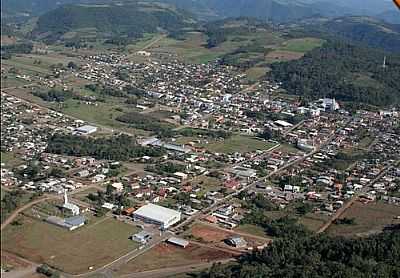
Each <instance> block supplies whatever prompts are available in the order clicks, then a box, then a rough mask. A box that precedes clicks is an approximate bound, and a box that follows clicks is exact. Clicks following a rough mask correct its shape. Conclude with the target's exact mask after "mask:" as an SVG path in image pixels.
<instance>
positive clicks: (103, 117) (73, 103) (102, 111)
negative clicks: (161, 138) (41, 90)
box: [52, 99, 148, 135]
mask: <svg viewBox="0 0 400 278" xmlns="http://www.w3.org/2000/svg"><path fill="white" fill-rule="evenodd" d="M52 106H53V108H56V107H57V104H53V105H52ZM120 108H122V106H121V105H120V104H118V103H110V102H107V103H98V105H97V106H94V105H88V104H84V103H79V101H77V100H72V99H70V100H67V101H66V102H65V105H64V107H63V108H61V110H60V112H62V113H64V114H66V115H70V116H73V117H76V118H78V119H81V120H84V121H88V122H90V123H94V124H98V125H103V126H107V127H109V128H112V129H118V130H121V131H126V132H131V133H135V134H137V135H146V134H148V133H147V132H145V131H143V130H139V129H134V128H130V127H128V126H127V125H125V124H123V123H121V122H119V121H117V120H116V118H117V117H118V116H120V115H122V114H123V112H121V111H118V110H119V109H120ZM117 109H118V110H117Z"/></svg>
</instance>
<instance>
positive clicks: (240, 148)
mask: <svg viewBox="0 0 400 278" xmlns="http://www.w3.org/2000/svg"><path fill="white" fill-rule="evenodd" d="M273 146H274V144H272V143H269V142H265V141H262V140H260V139H258V138H254V137H248V136H241V135H236V136H232V137H231V138H229V139H226V140H224V141H219V142H215V143H210V144H207V145H205V148H206V149H207V150H209V151H210V152H213V153H233V152H240V153H246V152H253V151H256V150H268V149H270V148H272V147H273Z"/></svg>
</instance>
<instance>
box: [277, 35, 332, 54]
mask: <svg viewBox="0 0 400 278" xmlns="http://www.w3.org/2000/svg"><path fill="white" fill-rule="evenodd" d="M323 43H324V41H323V40H321V39H317V38H301V39H292V40H288V41H286V42H284V43H282V46H281V47H280V48H279V50H283V51H292V52H300V53H306V52H308V51H310V50H312V49H314V48H316V47H320V46H321V45H322V44H323Z"/></svg>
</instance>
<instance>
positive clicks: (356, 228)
mask: <svg viewBox="0 0 400 278" xmlns="http://www.w3.org/2000/svg"><path fill="white" fill-rule="evenodd" d="M399 215H400V207H399V206H396V205H390V204H386V203H384V202H377V203H370V204H366V205H364V204H362V203H360V202H355V203H354V204H353V205H352V206H351V207H350V208H348V209H347V210H346V211H345V213H344V214H343V215H342V216H341V218H345V217H346V218H354V220H355V224H353V225H344V224H340V225H337V224H332V225H331V226H330V227H329V228H328V230H327V233H328V234H329V235H335V236H367V235H369V234H370V233H379V232H381V231H382V229H383V228H384V227H385V226H386V225H390V224H400V220H398V219H397V220H396V219H395V218H396V217H397V216H399Z"/></svg>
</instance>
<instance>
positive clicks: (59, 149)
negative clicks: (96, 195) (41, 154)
mask: <svg viewBox="0 0 400 278" xmlns="http://www.w3.org/2000/svg"><path fill="white" fill-rule="evenodd" d="M46 151H47V152H49V153H55V154H63V155H71V156H91V157H94V158H97V159H108V160H123V161H126V160H129V159H131V158H138V157H142V156H145V155H147V156H161V155H163V154H164V151H163V150H162V149H158V148H149V147H142V146H139V145H138V144H137V143H136V140H135V139H134V138H132V137H130V136H127V135H119V136H115V137H109V138H90V137H79V136H73V135H54V136H53V137H51V138H50V139H49V141H48V146H47V149H46Z"/></svg>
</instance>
